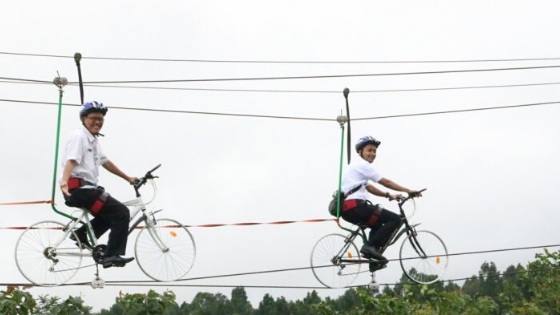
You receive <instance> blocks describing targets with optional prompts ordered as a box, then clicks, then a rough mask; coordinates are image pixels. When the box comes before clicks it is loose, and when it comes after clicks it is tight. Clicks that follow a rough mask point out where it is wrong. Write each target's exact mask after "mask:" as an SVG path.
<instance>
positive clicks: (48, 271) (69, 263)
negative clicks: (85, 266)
mask: <svg viewBox="0 0 560 315" xmlns="http://www.w3.org/2000/svg"><path fill="white" fill-rule="evenodd" d="M63 228H64V224H62V223H59V222H55V221H41V222H38V223H35V224H33V225H32V226H30V227H28V228H27V229H26V230H25V231H23V233H22V234H21V235H20V237H19V239H18V240H17V243H16V247H15V259H16V266H17V268H18V269H19V271H20V272H21V274H22V275H23V276H24V277H25V279H27V280H29V281H30V282H32V283H34V284H37V285H41V286H56V285H61V284H63V283H66V282H67V281H68V280H70V279H72V277H74V275H75V274H76V272H78V269H79V268H80V265H81V264H82V249H81V248H79V247H78V246H76V244H74V243H75V242H74V241H72V240H70V239H69V238H68V237H64V233H65V232H64V231H63V230H62V229H63ZM71 233H72V235H74V236H75V234H74V232H73V231H72V232H71ZM76 239H77V238H76ZM57 244H58V245H57Z"/></svg>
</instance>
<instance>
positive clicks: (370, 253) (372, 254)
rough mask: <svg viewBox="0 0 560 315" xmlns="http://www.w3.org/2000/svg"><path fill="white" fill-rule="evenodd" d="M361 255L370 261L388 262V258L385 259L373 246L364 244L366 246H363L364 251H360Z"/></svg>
mask: <svg viewBox="0 0 560 315" xmlns="http://www.w3.org/2000/svg"><path fill="white" fill-rule="evenodd" d="M360 253H362V254H363V255H364V257H365V258H370V259H375V260H379V261H386V260H387V258H385V257H384V256H383V255H381V254H380V253H379V252H378V251H377V249H376V248H375V247H373V246H371V245H367V244H364V246H362V249H360Z"/></svg>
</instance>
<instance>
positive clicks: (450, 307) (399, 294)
mask: <svg viewBox="0 0 560 315" xmlns="http://www.w3.org/2000/svg"><path fill="white" fill-rule="evenodd" d="M535 258H536V259H535V261H532V262H530V263H529V264H528V265H527V266H526V267H523V266H521V265H519V264H518V265H517V266H513V265H512V266H510V267H508V268H507V269H506V270H505V271H504V272H503V273H500V272H498V270H497V268H496V265H495V264H494V263H492V262H484V263H483V264H482V265H481V267H480V271H479V272H478V275H475V276H472V277H470V278H469V279H467V280H466V281H465V282H464V284H463V286H462V287H461V286H459V285H457V284H455V283H453V282H447V283H444V282H436V283H434V284H431V285H418V284H416V283H413V282H412V281H410V280H409V279H408V278H407V277H406V276H405V275H404V274H403V276H402V277H401V279H400V281H399V282H398V283H397V284H396V285H395V286H393V287H389V286H387V287H385V288H384V289H383V292H382V293H381V294H377V295H375V296H374V295H372V294H371V292H370V291H368V290H366V289H348V290H346V292H344V294H343V295H342V296H340V297H338V298H336V299H332V298H326V299H325V300H322V299H321V297H320V296H319V294H318V293H317V291H315V290H313V291H311V292H308V293H307V294H306V296H305V297H304V298H303V299H302V300H297V301H295V302H294V301H287V300H286V299H285V298H284V297H279V298H274V297H272V296H271V295H270V294H265V295H264V297H263V299H262V301H261V302H260V303H259V305H258V307H257V308H256V309H253V307H252V306H251V304H250V303H249V301H248V299H247V293H246V292H245V289H244V288H243V287H237V288H234V289H233V290H232V292H231V299H228V297H226V296H224V295H223V294H220V293H216V294H211V293H205V292H199V293H198V294H197V295H196V296H195V297H194V299H193V300H192V302H191V303H186V302H183V303H182V304H181V306H180V307H179V306H178V305H177V303H176V302H175V298H176V297H175V294H174V293H173V292H171V291H166V292H164V293H163V294H159V293H157V292H155V291H152V290H150V291H149V292H148V293H147V294H124V295H120V296H119V297H118V298H116V301H115V304H114V305H113V306H112V307H111V308H110V309H109V310H102V311H101V312H100V313H97V314H94V313H91V307H88V306H84V304H83V301H82V299H81V298H79V297H68V298H67V299H66V300H64V301H62V300H61V299H60V298H58V297H49V296H48V295H47V296H40V297H39V298H38V299H37V302H36V301H35V300H34V299H33V297H32V296H31V294H29V293H27V292H24V291H21V290H19V289H18V288H16V287H8V289H7V290H6V291H0V314H8V315H12V314H14V315H15V314H17V315H20V314H23V315H35V314H40V315H43V314H49V315H51V314H55V315H90V314H91V315H121V314H127V315H148V314H163V315H186V314H189V315H213V314H224V315H230V314H231V315H285V314H288V315H342V314H344V315H368V314H397V315H399V314H418V315H424V314H425V315H428V314H429V315H433V314H442V315H443V314H445V315H446V314H465V315H487V314H520V315H541V314H542V315H544V314H560V298H558V297H559V296H560V251H558V252H549V251H548V250H544V253H543V254H537V255H536V257H535ZM411 272H414V270H411Z"/></svg>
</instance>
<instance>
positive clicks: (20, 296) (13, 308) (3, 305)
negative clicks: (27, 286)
mask: <svg viewBox="0 0 560 315" xmlns="http://www.w3.org/2000/svg"><path fill="white" fill-rule="evenodd" d="M35 305H36V303H35V300H34V299H33V296H31V294H29V293H28V292H23V291H20V290H19V289H18V288H17V287H13V286H8V288H7V290H6V291H0V314H5V315H16V314H17V315H28V314H33V313H32V312H33V311H34V309H35Z"/></svg>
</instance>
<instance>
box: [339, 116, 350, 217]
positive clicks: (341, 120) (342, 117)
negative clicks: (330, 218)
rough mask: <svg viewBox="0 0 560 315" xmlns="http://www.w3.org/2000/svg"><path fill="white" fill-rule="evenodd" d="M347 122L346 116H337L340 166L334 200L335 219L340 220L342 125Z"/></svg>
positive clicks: (342, 156)
mask: <svg viewBox="0 0 560 315" xmlns="http://www.w3.org/2000/svg"><path fill="white" fill-rule="evenodd" d="M347 120H348V118H347V117H346V116H338V117H337V118H336V121H338V123H339V124H340V164H339V167H338V190H337V198H336V218H337V219H338V218H340V194H341V193H342V191H341V189H342V161H343V159H344V123H345V122H346V121H347Z"/></svg>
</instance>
